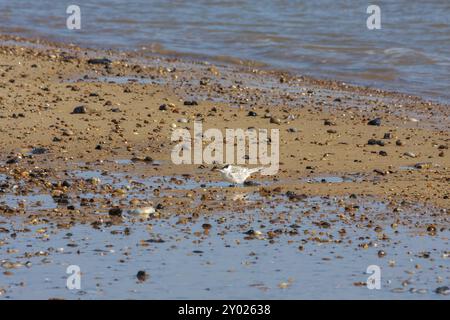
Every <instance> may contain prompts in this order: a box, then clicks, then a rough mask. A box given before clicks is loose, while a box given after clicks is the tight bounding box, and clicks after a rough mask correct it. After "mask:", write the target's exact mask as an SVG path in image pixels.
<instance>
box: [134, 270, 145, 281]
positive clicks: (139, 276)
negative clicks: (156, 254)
mask: <svg viewBox="0 0 450 320" xmlns="http://www.w3.org/2000/svg"><path fill="white" fill-rule="evenodd" d="M136 278H137V279H138V280H139V281H140V282H144V281H146V280H147V279H148V274H147V272H145V271H144V270H139V271H138V272H137V274H136Z"/></svg>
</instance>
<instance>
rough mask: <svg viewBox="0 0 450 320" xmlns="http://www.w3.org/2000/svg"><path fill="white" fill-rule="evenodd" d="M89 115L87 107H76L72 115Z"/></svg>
mask: <svg viewBox="0 0 450 320" xmlns="http://www.w3.org/2000/svg"><path fill="white" fill-rule="evenodd" d="M85 113H87V108H86V107H85V106H78V107H75V108H74V109H73V111H72V114H85Z"/></svg>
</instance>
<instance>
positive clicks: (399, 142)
mask: <svg viewBox="0 0 450 320" xmlns="http://www.w3.org/2000/svg"><path fill="white" fill-rule="evenodd" d="M395 144H396V145H397V146H399V147H400V146H404V145H405V143H404V142H403V141H402V140H397V141H395Z"/></svg>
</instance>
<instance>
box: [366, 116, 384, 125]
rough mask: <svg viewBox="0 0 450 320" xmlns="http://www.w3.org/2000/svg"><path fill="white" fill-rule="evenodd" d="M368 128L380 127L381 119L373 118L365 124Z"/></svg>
mask: <svg viewBox="0 0 450 320" xmlns="http://www.w3.org/2000/svg"><path fill="white" fill-rule="evenodd" d="M367 124H368V125H369V126H381V118H375V119H372V120H370V121H369V122H367Z"/></svg>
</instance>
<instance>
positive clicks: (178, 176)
mask: <svg viewBox="0 0 450 320" xmlns="http://www.w3.org/2000/svg"><path fill="white" fill-rule="evenodd" d="M3 40H4V42H3V45H2V46H1V47H0V107H1V111H0V130H1V131H0V134H1V138H2V139H1V150H2V152H1V154H0V184H1V186H0V189H1V194H0V197H1V200H0V214H1V217H0V260H1V266H2V269H3V270H1V271H2V272H3V274H4V275H5V276H2V278H1V280H0V290H1V291H0V297H6V298H16V299H17V298H19V299H20V298H28V297H34V298H42V299H47V298H206V297H209V298H268V299H271V298H336V297H343V298H400V299H405V298H408V299H409V298H445V297H446V295H445V294H442V292H444V293H445V292H446V290H445V289H440V290H438V291H439V293H436V292H435V290H436V289H437V288H442V287H445V286H449V285H450V278H449V268H450V264H449V262H448V261H449V260H448V254H449V252H448V247H449V246H448V242H449V240H448V239H449V236H450V232H449V221H448V219H449V216H448V208H449V200H448V196H449V190H450V189H449V188H448V186H449V181H450V175H449V168H448V167H449V164H450V161H449V153H448V143H449V123H450V121H449V120H450V117H449V110H450V109H449V106H446V105H439V104H433V103H430V102H427V101H423V100H421V99H420V98H417V97H411V96H405V95H401V94H396V93H388V92H384V91H380V90H376V89H371V88H361V87H353V86H348V85H346V84H343V83H339V82H333V81H319V80H314V79H310V78H306V77H299V76H295V75H292V74H289V73H287V72H284V71H277V70H266V69H262V70H261V69H255V67H254V66H249V65H244V64H242V65H212V64H211V63H208V62H201V61H188V60H181V59H178V58H170V57H153V58H149V57H143V56H140V55H139V54H136V53H130V52H128V53H124V52H112V51H110V52H103V51H98V50H87V49H83V48H78V47H76V46H65V45H61V44H57V45H56V44H53V43H46V42H45V43H43V42H40V43H37V42H36V41H27V42H22V39H19V38H12V37H3ZM98 58H108V60H104V61H92V60H90V61H89V59H98ZM92 62H102V63H95V64H94V63H92ZM186 101H189V102H192V101H195V102H196V103H194V104H193V103H186ZM162 105H165V107H161V106H162ZM78 106H84V107H85V110H83V111H85V113H81V114H77V113H75V114H74V113H73V111H74V108H76V107H78ZM249 111H253V112H254V114H253V116H249ZM269 114H270V115H269ZM271 118H272V121H271V120H270V119H271ZM375 118H381V125H380V126H373V125H368V122H369V121H370V120H373V119H375ZM182 119H183V120H182ZM199 119H201V120H202V121H203V127H204V128H205V129H207V128H218V129H221V130H224V129H225V128H243V129H246V128H249V127H256V128H266V129H271V128H276V129H279V130H280V170H279V172H278V174H277V175H275V176H258V175H255V176H254V177H252V181H253V182H254V184H252V185H250V186H245V187H234V186H230V185H229V183H226V182H224V181H223V180H222V179H221V177H220V176H219V175H218V173H217V172H215V171H213V170H212V169H213V166H208V165H174V164H172V162H171V159H170V153H171V150H172V148H173V146H174V145H175V143H172V142H171V141H170V137H171V132H172V131H173V130H174V129H175V128H180V127H181V128H187V129H189V130H192V126H193V121H194V120H199ZM150 206H152V207H154V208H156V212H154V213H151V214H140V215H139V214H138V215H137V216H136V215H135V214H133V213H130V212H129V211H130V210H133V209H139V208H143V207H150ZM113 208H115V209H116V210H115V211H114V210H113V211H111V209H113ZM111 213H112V214H111ZM28 262H29V263H28ZM71 264H75V265H79V266H80V267H81V269H82V273H83V280H82V281H83V284H82V290H78V291H77V290H68V289H67V288H66V287H65V281H66V280H65V279H66V277H67V275H66V273H65V269H66V267H67V266H68V265H71ZM372 264H375V265H379V266H380V267H381V268H382V272H383V273H382V276H383V278H382V279H383V286H382V289H381V290H369V289H367V288H366V287H365V285H362V284H361V282H363V281H365V280H366V279H367V277H368V275H366V274H365V271H366V268H367V266H369V265H372ZM180 266H184V268H180ZM139 270H145V271H146V272H147V273H148V275H149V277H148V279H147V280H146V281H138V280H137V279H136V274H137V272H138V271H139ZM30 289H31V290H30Z"/></svg>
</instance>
